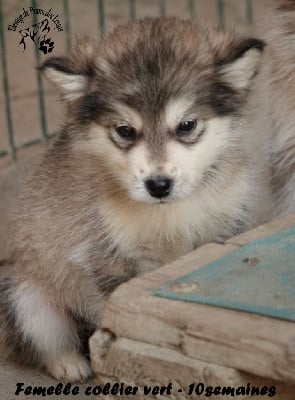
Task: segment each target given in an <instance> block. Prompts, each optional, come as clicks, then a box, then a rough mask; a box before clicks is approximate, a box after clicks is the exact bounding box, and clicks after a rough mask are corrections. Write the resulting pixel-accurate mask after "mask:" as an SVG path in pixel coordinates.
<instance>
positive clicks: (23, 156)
mask: <svg viewBox="0 0 295 400" xmlns="http://www.w3.org/2000/svg"><path fill="white" fill-rule="evenodd" d="M69 3H70V17H71V31H72V35H73V36H74V35H77V36H79V35H88V36H91V37H96V38H97V37H99V35H100V32H99V28H98V11H97V2H96V1H95V0H87V1H82V0H71V1H70V2H69ZM225 3H226V8H225V20H226V25H227V26H228V27H229V26H237V27H238V30H239V31H242V32H250V34H251V35H254V34H257V33H259V32H260V31H261V30H262V26H263V21H264V19H267V18H268V16H269V12H270V9H271V6H272V0H254V1H253V3H254V10H253V15H254V25H252V26H248V25H247V23H246V20H245V1H244V0H227V1H225ZM105 4H106V8H105V12H106V30H107V31H109V30H111V29H112V28H113V27H114V26H115V25H116V24H118V23H120V22H123V21H125V20H127V19H128V0H106V1H105ZM136 4H137V15H138V16H140V17H142V16H145V15H151V16H156V15H158V14H159V3H158V1H157V0H149V1H147V0H136ZM29 5H30V4H29V2H28V1H20V0H10V1H8V0H6V1H5V0H4V1H3V7H4V30H5V37H6V50H7V65H8V78H9V87H10V98H11V109H12V115H13V121H12V122H13V128H14V132H15V142H16V143H17V144H18V145H20V144H22V143H24V142H26V141H28V140H31V139H35V138H37V137H40V132H41V128H40V113H39V105H38V97H37V79H36V71H35V68H34V67H35V66H36V59H35V53H34V45H33V43H32V42H29V41H28V43H27V49H26V50H25V51H24V52H23V51H22V49H21V47H18V42H19V40H20V35H19V34H18V33H17V32H13V31H8V30H7V27H8V24H10V23H12V22H13V21H14V20H15V18H16V17H17V16H18V15H19V14H20V13H21V12H22V8H23V7H24V8H27V7H29ZM38 7H39V8H46V9H48V8H50V7H52V9H53V11H54V13H55V14H59V15H60V16H61V22H62V24H63V26H64V19H63V9H62V2H61V1H58V0H52V1H49V0H43V1H42V0H40V1H39V2H38ZM195 9H196V15H197V17H198V19H199V20H200V21H202V23H204V24H208V25H216V24H217V23H218V15H217V11H216V0H196V1H195ZM167 14H168V15H178V16H182V17H188V15H189V14H188V8H187V1H186V0H167ZM51 36H52V38H53V40H54V42H55V48H54V51H53V52H52V53H51V54H52V55H55V56H56V55H58V54H62V53H64V52H65V51H66V50H65V49H66V35H65V33H64V32H57V31H54V32H53V33H52V35H51ZM42 59H44V56H43V57H42ZM0 74H1V76H2V70H1V67H0ZM44 90H45V93H46V98H45V108H46V122H47V128H48V132H54V131H55V130H56V129H57V128H58V126H59V125H60V122H61V120H62V118H61V115H62V106H61V104H60V102H59V100H58V96H57V94H56V92H55V90H54V89H53V87H52V86H50V84H49V83H48V82H46V81H44ZM8 149H9V146H8V131H7V123H6V112H5V104H4V98H3V82H2V79H1V80H0V151H1V150H8ZM41 152H42V146H40V145H37V146H34V147H31V148H29V149H26V150H22V151H20V152H19V161H18V162H17V163H13V162H12V161H11V159H10V157H8V156H7V157H4V158H0V259H1V258H3V257H5V256H6V255H7V247H8V246H7V244H8V237H9V235H8V231H9V220H10V219H11V214H12V211H13V209H14V204H15V199H16V198H17V195H18V193H19V190H20V189H21V187H22V185H23V182H24V178H25V177H26V176H27V175H29V174H30V173H31V171H32V170H33V168H34V166H35V165H36V163H37V162H38V160H39V156H40V153H41ZM16 381H18V382H26V384H35V385H36V384H43V385H44V384H46V385H48V386H49V385H50V384H51V383H52V381H51V380H50V379H49V378H46V377H44V376H43V375H40V374H37V373H36V372H31V371H23V370H18V369H14V368H12V367H10V368H8V367H4V366H1V365H0V398H1V399H2V398H3V399H5V400H7V399H8V400H10V399H14V398H17V399H21V398H31V396H29V397H21V396H17V397H15V395H14V390H15V383H16ZM67 398H69V397H68V396H67ZM75 398H80V397H75Z"/></svg>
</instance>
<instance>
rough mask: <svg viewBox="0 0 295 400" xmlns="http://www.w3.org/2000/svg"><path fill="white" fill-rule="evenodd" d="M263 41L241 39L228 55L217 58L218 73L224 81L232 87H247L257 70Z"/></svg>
mask: <svg viewBox="0 0 295 400" xmlns="http://www.w3.org/2000/svg"><path fill="white" fill-rule="evenodd" d="M264 47H265V43H264V42H263V41H262V40H259V39H243V40H240V41H239V42H238V43H237V44H235V45H234V46H233V47H232V48H231V50H230V52H229V53H228V55H227V56H226V57H225V58H224V59H223V60H219V62H218V64H219V65H218V66H219V68H220V69H219V73H220V75H221V79H222V81H223V82H224V83H226V84H228V85H229V86H231V87H232V88H233V89H248V88H249V86H250V83H251V79H252V78H253V77H254V76H255V74H256V73H257V71H258V68H259V64H260V58H261V54H262V51H263V49H264Z"/></svg>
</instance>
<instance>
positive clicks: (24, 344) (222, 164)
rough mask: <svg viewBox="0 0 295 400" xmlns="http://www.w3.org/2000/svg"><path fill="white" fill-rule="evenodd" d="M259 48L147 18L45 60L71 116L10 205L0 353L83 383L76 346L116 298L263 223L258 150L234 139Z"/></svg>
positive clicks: (267, 206) (241, 133)
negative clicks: (158, 270) (13, 214)
mask: <svg viewBox="0 0 295 400" xmlns="http://www.w3.org/2000/svg"><path fill="white" fill-rule="evenodd" d="M263 48H264V43H263V42H262V41H261V40H258V39H254V38H247V37H246V38H245V37H240V36H239V35H237V34H233V33H232V34H227V33H222V32H219V31H214V32H212V31H209V30H206V29H201V28H198V27H197V26H195V25H194V24H193V23H192V22H190V21H183V20H179V19H177V18H158V19H152V18H146V19H144V20H141V21H139V22H130V23H128V24H127V25H125V26H121V27H119V28H117V29H116V30H115V31H114V33H112V34H111V35H109V36H107V37H106V38H105V39H104V40H103V41H102V42H101V43H100V44H96V43H91V42H87V41H86V42H85V41H83V42H80V43H77V45H76V47H75V49H74V51H73V54H72V55H70V56H65V57H54V58H49V59H47V60H46V61H45V63H44V65H43V67H42V70H43V72H44V74H45V76H46V77H48V78H49V79H50V80H51V81H52V82H54V84H55V85H56V86H57V87H58V88H59V89H60V91H61V93H62V97H63V99H64V102H65V104H66V116H65V123H64V127H63V129H62V130H61V132H60V134H59V135H58V137H57V138H56V140H55V143H53V145H52V146H51V147H50V148H49V149H48V150H47V151H46V154H45V155H44V157H43V160H42V162H41V165H40V167H39V168H38V170H37V172H36V173H35V174H34V176H33V177H32V178H31V179H30V181H29V182H28V184H27V187H26V190H25V192H24V194H23V196H22V197H21V199H20V201H19V209H18V218H17V222H16V227H15V240H14V245H15V247H14V250H13V254H12V257H11V260H10V262H11V266H9V265H8V266H7V268H6V270H4V269H3V270H2V279H1V301H0V307H1V308H0V313H1V328H0V335H1V342H2V344H4V346H3V347H4V349H6V350H7V349H8V352H9V353H11V354H14V355H16V356H17V358H18V359H20V360H23V361H26V362H29V363H30V364H31V365H36V366H38V367H43V368H45V369H46V370H47V371H48V372H49V373H50V374H52V375H53V376H54V377H55V378H56V379H58V380H64V381H83V380H85V379H87V378H88V377H89V376H90V375H91V368H90V366H89V362H88V360H87V358H86V357H85V356H84V355H83V354H82V348H83V343H84V342H85V341H84V339H83V337H85V335H86V337H87V336H89V335H90V334H91V333H92V332H93V330H94V329H95V328H96V326H99V319H100V313H101V310H102V307H103V304H104V301H105V299H106V298H107V297H108V295H109V294H110V293H111V292H112V290H113V289H114V288H115V287H116V286H117V285H119V284H120V283H121V282H124V281H126V280H128V279H130V278H131V277H133V276H135V275H137V274H139V273H142V272H145V271H149V270H151V269H153V268H155V267H158V266H161V265H163V264H165V263H168V262H170V261H172V260H174V259H176V258H177V257H179V256H181V255H183V254H185V253H187V252H189V251H191V250H193V249H194V248H196V247H197V246H200V245H201V244H203V243H206V242H212V241H224V240H225V239H227V238H229V237H231V236H233V235H236V234H238V233H240V232H243V231H245V230H247V229H249V228H251V227H253V226H256V225H258V224H261V223H263V222H264V221H267V220H268V219H270V218H271V215H272V204H271V201H270V199H271V195H270V192H269V189H268V187H269V182H268V181H269V176H268V172H267V171H266V170H265V167H264V164H265V163H264V160H263V157H261V154H260V150H261V143H260V142H259V140H260V137H259V135H252V134H251V132H245V130H244V129H243V125H244V117H243V115H244V108H245V105H246V103H247V98H248V95H249V92H250V90H251V81H252V78H253V77H254V75H255V74H256V73H257V71H258V68H259V67H258V66H259V60H260V57H261V54H262V52H263Z"/></svg>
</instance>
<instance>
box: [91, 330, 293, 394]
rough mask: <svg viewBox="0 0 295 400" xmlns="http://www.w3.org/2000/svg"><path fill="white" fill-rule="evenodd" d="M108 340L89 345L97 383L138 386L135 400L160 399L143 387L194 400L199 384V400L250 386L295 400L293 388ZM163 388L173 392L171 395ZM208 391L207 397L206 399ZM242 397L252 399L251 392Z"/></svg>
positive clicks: (151, 348)
mask: <svg viewBox="0 0 295 400" xmlns="http://www.w3.org/2000/svg"><path fill="white" fill-rule="evenodd" d="M105 337H106V335H105V333H104V332H99V331H98V332H97V333H96V334H95V335H94V336H93V337H92V338H91V342H90V348H91V353H92V360H93V361H92V368H93V370H94V372H95V373H96V375H97V376H98V381H99V383H100V384H101V385H103V384H105V383H106V382H113V383H115V382H124V386H125V387H126V386H127V385H130V386H132V387H134V386H138V392H137V393H136V397H135V398H136V399H139V400H140V399H156V398H159V395H152V394H149V395H148V396H144V386H146V387H148V386H150V387H153V388H154V387H155V386H159V387H163V395H162V396H160V397H161V398H163V399H179V400H183V399H191V398H194V397H196V394H195V393H194V392H193V394H189V393H190V392H189V391H190V388H191V385H192V384H193V383H195V387H196V386H197V385H198V384H200V386H199V387H200V389H201V390H202V385H204V392H203V394H201V395H199V396H197V397H198V398H199V399H206V398H208V393H209V392H210V390H213V388H216V387H221V388H223V387H230V388H234V390H237V389H238V388H239V387H244V388H247V387H248V386H247V385H249V386H250V387H251V389H252V388H253V387H256V388H257V387H259V390H262V388H263V387H266V388H267V389H265V390H267V393H273V394H275V398H276V399H277V400H294V393H295V387H294V386H288V385H286V384H280V383H278V382H275V381H270V380H268V379H265V378H259V377H257V376H256V377H255V376H253V375H249V374H246V373H242V372H239V371H237V370H235V369H232V368H227V367H223V366H218V365H215V364H210V363H207V362H202V361H198V360H194V359H192V358H190V357H187V356H185V355H183V354H181V352H179V351H175V350H170V349H166V348H162V347H158V346H153V345H149V344H144V343H140V342H135V341H132V340H128V339H124V338H119V339H117V340H116V339H114V340H113V341H108V340H107V343H106V344H105V343H104V340H105ZM116 378H117V379H116ZM169 384H170V385H169ZM164 387H166V388H170V389H169V392H170V394H168V393H169V392H167V389H166V390H165V389H164ZM206 388H208V389H206ZM211 388H212V389H211ZM155 390H157V389H155ZM206 390H207V396H205V394H206ZM217 390H218V389H217ZM228 390H233V389H228ZM213 397H214V398H215V396H213ZM242 397H243V398H245V399H250V398H253V397H251V392H250V394H249V395H245V396H242ZM110 398H113V397H111V396H110ZM120 398H123V399H125V398H126V399H127V398H130V396H129V397H128V396H120ZM218 398H220V399H225V398H228V396H226V395H224V396H222V395H218Z"/></svg>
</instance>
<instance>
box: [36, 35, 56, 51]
mask: <svg viewBox="0 0 295 400" xmlns="http://www.w3.org/2000/svg"><path fill="white" fill-rule="evenodd" d="M53 49H54V42H53V41H52V40H51V38H48V39H46V40H45V39H43V40H41V41H40V44H39V50H41V51H43V53H44V54H47V53H51V52H52V50H53Z"/></svg>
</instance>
